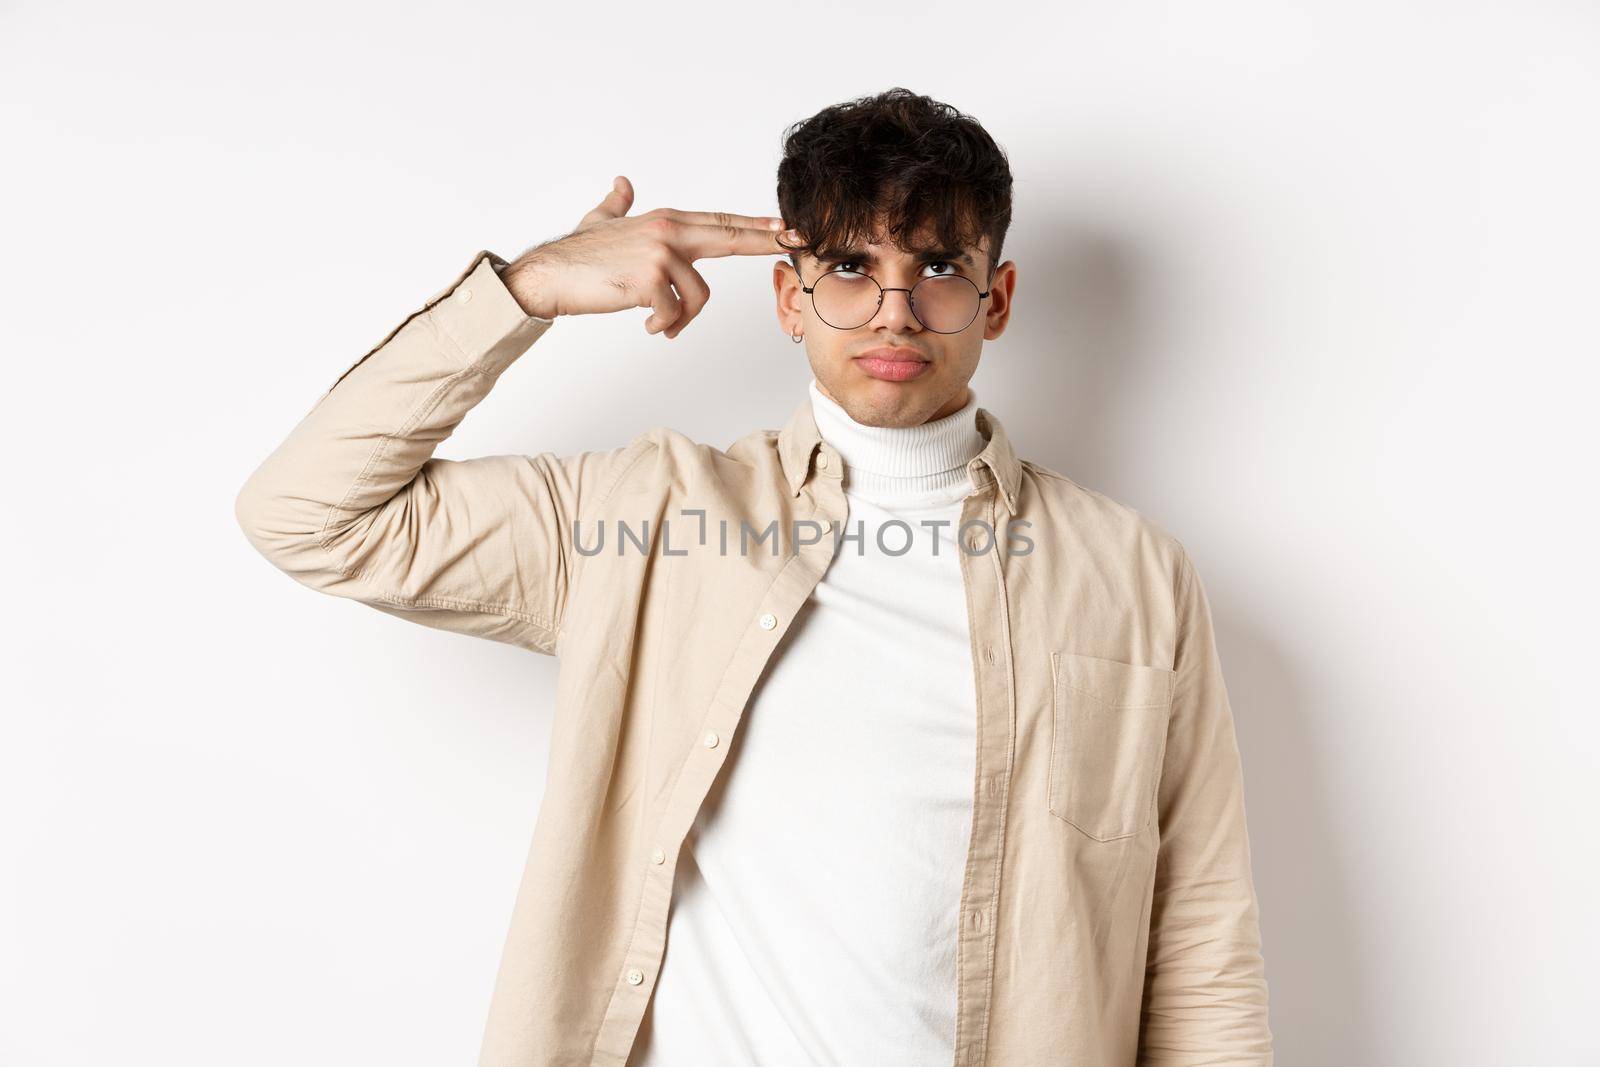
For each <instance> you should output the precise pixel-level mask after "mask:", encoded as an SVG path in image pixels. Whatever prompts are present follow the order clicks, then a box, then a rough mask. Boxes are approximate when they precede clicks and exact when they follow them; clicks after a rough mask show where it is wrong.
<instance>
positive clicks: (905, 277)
mask: <svg viewBox="0 0 1600 1067" xmlns="http://www.w3.org/2000/svg"><path fill="white" fill-rule="evenodd" d="M987 249H988V239H987V238H985V239H984V240H983V242H982V243H981V244H979V245H974V246H969V247H966V248H961V249H944V250H941V251H926V252H906V251H905V250H903V249H901V248H898V247H893V246H890V245H884V244H863V245H861V246H859V248H856V249H851V250H849V253H848V254H844V255H841V256H840V257H839V259H836V260H833V261H818V260H816V259H813V258H812V257H810V256H806V255H802V256H801V257H800V273H799V275H798V276H797V275H796V274H795V270H794V267H793V266H792V265H791V264H789V263H788V262H787V261H782V260H780V261H779V262H778V263H777V264H776V265H774V267H773V288H774V289H775V290H776V292H777V296H778V321H779V322H780V323H781V324H782V325H783V328H784V331H785V332H786V333H789V334H791V335H792V334H793V333H795V332H796V331H801V332H803V333H804V335H805V342H806V356H807V358H808V359H809V360H810V362H811V371H812V373H813V374H814V375H815V376H816V379H817V384H818V385H819V386H820V387H821V389H822V393H823V395H825V396H827V397H829V398H831V399H832V400H833V401H834V402H835V403H837V404H838V405H839V406H840V407H842V408H844V410H845V411H846V412H847V413H848V414H849V415H850V417H851V418H852V419H855V420H856V421H857V422H859V423H863V424H865V425H868V426H918V425H921V424H922V423H924V422H928V421H929V420H931V419H939V418H943V417H945V416H946V415H949V414H952V413H954V412H956V411H959V410H960V409H961V408H962V407H963V406H965V404H966V402H967V382H968V381H970V380H971V378H972V376H973V374H974V373H975V372H976V371H977V369H978V358H979V356H980V355H981V354H982V349H983V342H984V341H986V340H993V339H994V338H996V337H999V336H1000V335H1001V333H1003V332H1004V331H1005V326H1006V321H1007V319H1008V318H1009V317H1010V314H1011V294H1012V292H1013V291H1014V289H1015V286H1016V265H1015V264H1014V263H1012V262H1011V261H1009V260H1008V261H1006V262H1005V263H1002V264H1001V265H1000V267H999V269H998V270H996V271H995V273H994V278H993V280H992V281H990V279H989V255H988V250H987ZM952 253H953V255H952ZM825 271H849V272H855V273H858V274H867V275H870V276H871V277H872V278H874V279H875V280H876V281H877V282H878V284H879V285H881V286H882V287H883V288H884V289H885V290H890V289H897V290H898V289H910V288H911V287H912V286H914V285H916V284H917V282H919V281H921V280H922V279H924V278H935V277H939V276H941V275H946V274H960V275H962V276H964V277H966V278H968V279H970V280H971V281H972V283H973V284H974V285H975V286H977V292H980V293H981V292H988V293H989V295H988V296H987V297H985V298H984V299H982V300H981V301H979V302H978V313H977V315H976V316H974V318H973V320H972V322H971V323H970V324H969V325H968V326H967V327H966V329H964V330H961V331H960V332H959V333H937V332H935V331H933V330H930V329H927V328H926V327H924V326H923V325H922V324H921V323H919V322H918V321H917V319H916V317H915V316H914V315H912V314H911V306H910V304H909V302H908V299H909V294H907V293H903V292H887V291H886V292H885V293H884V294H883V304H882V306H880V307H879V308H878V310H877V313H876V314H875V315H873V317H872V318H871V320H869V321H868V322H867V323H866V324H864V325H862V326H859V327H857V328H856V329H853V330H840V329H835V328H834V327H832V326H829V325H828V324H827V323H825V322H823V321H822V320H821V319H820V318H818V317H817V313H816V308H815V307H814V305H813V303H812V299H811V297H810V296H809V295H807V294H806V293H805V292H803V291H802V289H801V285H802V282H803V284H804V285H806V286H814V285H816V283H817V279H819V278H820V277H821V276H822V275H823V273H824V272H825ZM857 284H868V285H869V284H870V283H866V282H864V281H860V280H858V282H857ZM924 291H927V290H926V289H925V290H924ZM934 325H936V326H940V327H941V328H946V327H945V324H943V323H937V322H936V323H935V324H934ZM907 360H910V361H911V362H910V363H909V364H908V363H907V362H904V361H907Z"/></svg>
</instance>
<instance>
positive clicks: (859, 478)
mask: <svg viewBox="0 0 1600 1067" xmlns="http://www.w3.org/2000/svg"><path fill="white" fill-rule="evenodd" d="M807 388H808V389H809V391H810V393H811V411H812V414H813V416H814V417H815V418H816V421H817V430H818V431H819V432H820V433H821V435H822V438H823V440H825V441H827V442H828V443H829V444H830V445H832V446H833V447H834V448H835V449H837V450H838V452H839V455H840V457H841V458H842V459H843V460H844V467H845V469H844V488H845V490H846V491H847V492H851V493H857V494H862V495H867V496H871V497H875V498H886V497H903V496H907V495H912V496H923V495H927V494H933V495H938V494H940V493H941V492H943V493H945V494H946V495H949V494H956V495H963V494H961V492H960V491H961V490H962V489H963V488H966V489H969V490H970V488H971V476H970V475H969V474H968V473H967V464H968V463H969V462H970V461H971V460H972V458H973V457H974V456H976V455H977V454H978V453H980V452H982V451H983V446H984V444H985V441H984V437H983V434H982V433H980V432H979V430H978V425H977V414H978V397H977V393H976V392H975V391H973V390H972V389H971V387H970V386H969V387H968V391H967V403H966V406H965V407H963V408H962V409H961V410H960V411H956V412H953V413H951V414H949V415H946V416H945V417H944V418H942V419H934V420H932V421H931V422H925V423H922V424H921V425H920V426H867V425H864V424H863V423H859V422H857V421H856V420H855V419H853V418H851V417H850V414H849V412H847V411H845V409H844V408H842V407H840V406H839V405H838V404H837V403H836V402H834V401H833V400H830V399H829V398H828V397H826V396H824V395H823V393H822V390H821V389H820V388H819V387H818V385H817V382H816V379H814V378H813V379H812V381H811V384H810V385H809V386H808V387H807Z"/></svg>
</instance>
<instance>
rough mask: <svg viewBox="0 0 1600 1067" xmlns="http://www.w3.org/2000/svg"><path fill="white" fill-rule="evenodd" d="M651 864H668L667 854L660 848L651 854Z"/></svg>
mask: <svg viewBox="0 0 1600 1067" xmlns="http://www.w3.org/2000/svg"><path fill="white" fill-rule="evenodd" d="M650 862H651V863H665V862H667V854H666V853H665V852H663V851H661V850H660V849H659V848H658V849H656V850H655V851H654V852H652V853H650Z"/></svg>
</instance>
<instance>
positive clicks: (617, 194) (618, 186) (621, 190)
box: [579, 174, 633, 226]
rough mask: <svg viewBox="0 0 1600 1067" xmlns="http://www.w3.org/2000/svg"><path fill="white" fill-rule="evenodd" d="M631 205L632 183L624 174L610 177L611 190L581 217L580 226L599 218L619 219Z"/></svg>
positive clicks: (596, 220)
mask: <svg viewBox="0 0 1600 1067" xmlns="http://www.w3.org/2000/svg"><path fill="white" fill-rule="evenodd" d="M632 206H633V183H632V182H630V181H628V178H627V176H626V175H623V174H619V175H617V176H616V177H615V178H613V179H611V191H610V192H609V193H607V194H606V195H605V197H604V198H603V199H602V200H601V201H600V203H598V204H596V205H595V206H594V207H593V208H592V209H591V210H590V211H589V213H588V214H587V215H585V216H584V217H583V221H582V222H581V223H579V225H580V226H588V225H590V224H592V223H595V222H598V221H600V220H601V219H620V218H622V216H624V215H626V214H627V213H628V209H629V208H630V207H632Z"/></svg>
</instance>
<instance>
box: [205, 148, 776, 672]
mask: <svg viewBox="0 0 1600 1067" xmlns="http://www.w3.org/2000/svg"><path fill="white" fill-rule="evenodd" d="M632 200H633V190H632V186H631V185H630V184H628V181H627V179H626V178H623V177H619V178H618V179H617V180H616V181H615V182H614V183H613V187H612V190H611V192H609V193H608V194H607V195H606V196H605V198H604V199H602V200H601V201H600V203H599V204H597V205H596V206H595V207H594V208H593V209H591V210H590V211H589V212H588V214H586V215H585V216H584V217H583V219H582V221H581V222H580V224H579V227H578V229H576V230H574V231H573V232H572V233H570V234H568V235H566V236H564V237H562V238H560V239H559V240H556V241H553V242H546V243H545V244H543V245H539V246H536V247H535V248H532V249H530V250H528V251H527V252H525V253H523V254H522V255H521V256H519V257H518V258H517V260H516V261H515V262H513V263H509V264H508V263H507V262H506V261H505V260H503V259H501V258H500V257H498V256H496V255H494V254H493V253H491V252H487V251H484V252H479V253H478V254H477V256H475V257H474V259H473V261H472V263H471V264H470V265H469V266H468V267H467V268H466V269H465V270H464V271H463V272H462V273H461V274H460V275H459V276H458V277H457V278H456V279H455V280H454V281H453V282H451V283H450V284H449V285H447V286H446V287H445V288H444V289H442V290H440V291H439V292H438V293H436V294H435V295H434V296H433V297H432V298H431V299H429V300H428V301H427V302H426V303H425V304H424V305H423V306H422V307H420V308H418V309H417V310H416V311H415V312H413V313H412V314H411V315H410V316H409V317H407V318H406V319H405V321H403V322H402V323H401V324H400V325H399V326H398V327H396V328H395V329H394V330H393V331H391V332H390V334H389V336H387V337H386V338H384V339H383V340H382V341H381V342H379V343H378V344H377V345H376V346H375V347H373V348H372V349H371V350H370V351H369V352H368V353H367V354H366V355H364V356H362V357H361V358H360V359H358V360H356V361H355V363H353V364H352V365H351V366H350V367H349V369H347V370H346V371H345V372H344V373H343V374H342V375H340V376H339V378H338V379H337V380H336V381H335V382H334V383H333V385H332V386H330V387H329V389H328V390H327V391H326V392H325V393H324V394H323V395H322V396H321V397H320V398H319V399H318V400H317V402H316V403H315V404H314V405H313V406H312V408H311V410H310V411H309V412H308V413H307V414H306V416H305V417H304V418H303V419H302V420H301V421H300V423H299V425H297V426H296V427H295V428H294V429H293V431H291V432H290V434H289V436H288V437H287V439H285V440H284V441H283V443H282V444H280V445H279V446H278V447H277V449H276V450H275V451H273V453H272V454H271V455H269V456H268V457H267V458H266V460H265V461H263V462H262V464H261V465H260V466H259V467H258V468H257V469H256V470H255V472H254V473H252V474H251V475H250V477H249V479H248V480H247V481H246V482H245V484H244V487H243V488H242V489H241V490H240V491H239V493H238V496H237V498H236V500H235V503H234V511H235V514H236V516H237V518H238V521H239V525H240V526H241V528H242V529H243V530H244V532H245V535H246V536H247V537H248V538H249V540H250V543H251V544H252V545H254V546H255V547H256V549H257V550H258V551H260V552H261V554H262V555H263V556H265V557H266V558H267V559H268V560H270V561H271V562H272V563H273V564H274V565H275V566H276V567H278V568H279V569H280V570H282V571H284V572H285V573H287V574H289V575H290V576H292V577H293V578H295V580H297V581H299V582H301V583H302V584H304V585H307V586H310V587H311V588H314V589H317V590H320V591H322V592H325V593H329V594H331V595H334V596H341V597H348V598H350V599H353V600H357V601H360V602H361V603H364V604H368V605H370V606H372V607H374V608H377V609H378V610H380V611H384V612H387V613H389V614H392V615H397V616H400V617H402V618H407V619H410V620H412V621H415V622H419V623H422V624H424V625H427V626H434V627H437V628H439V629H446V630H454V631H456V632H459V633H465V634H470V635H473V636H477V637H487V638H490V639H491V640H496V641H504V642H507V643H510V644H515V645H519V646H521V647H524V648H528V649H531V650H533V651H537V652H544V653H549V654H554V652H555V651H556V641H557V637H558V635H559V634H560V631H561V625H562V620H563V617H564V615H565V611H566V606H567V600H568V597H569V595H570V593H571V590H570V589H569V576H570V574H571V572H572V564H573V562H574V557H575V551H574V546H573V529H574V523H575V522H576V523H578V524H579V527H580V531H581V527H582V521H581V520H582V519H583V518H584V516H585V515H586V514H587V512H588V510H589V509H590V508H591V507H592V506H593V505H594V504H596V503H598V502H599V501H600V500H602V499H603V498H604V496H605V494H606V493H607V492H608V491H609V489H610V487H611V486H612V485H614V484H615V482H616V480H617V479H618V478H620V477H621V476H622V475H623V474H624V473H626V471H627V469H628V468H629V467H630V466H631V465H632V464H634V463H636V462H638V461H639V460H640V459H641V458H643V457H645V456H646V455H647V453H649V452H650V451H652V450H653V448H654V441H655V437H654V436H653V435H651V434H649V433H644V434H640V435H638V436H637V437H635V438H634V439H633V440H632V441H630V442H629V443H628V444H626V445H622V446H619V447H617V448H614V449H611V450H609V451H600V452H584V453H580V454H578V455H573V456H566V457H558V456H556V455H554V454H552V453H549V452H542V453H540V454H538V455H534V456H524V455H498V456H483V457H479V458H475V459H468V460H446V459H435V458H433V451H434V449H435V448H437V447H438V445H439V443H440V442H441V441H443V440H445V439H446V438H447V437H449V436H450V434H451V433H452V432H454V430H455V428H456V426H457V425H458V424H459V423H460V422H461V420H462V418H463V417H464V416H465V415H466V413H467V412H468V411H470V410H471V409H472V408H473V406H474V405H476V404H477V403H478V402H479V401H481V400H482V399H483V398H484V397H485V396H487V395H488V393H489V390H490V389H491V388H492V387H493V385H494V383H495V381H496V380H497V379H498V378H499V376H500V374H501V373H502V372H504V371H505V369H506V368H507V367H509V366H510V365H511V364H512V362H514V361H515V360H516V359H517V357H518V356H520V355H521V354H522V353H523V352H525V351H526V350H527V349H528V347H529V346H530V345H532V344H533V343H534V342H535V341H536V340H538V339H539V338H540V337H541V336H543V334H544V332H545V331H546V330H548V329H549V328H550V325H551V323H552V322H553V320H554V319H555V318H556V317H557V316H561V315H583V314H595V313H602V312H612V311H621V310H624V309H627V308H633V307H648V308H650V309H651V311H652V314H651V316H650V318H649V319H648V320H647V321H646V323H645V330H646V332H649V333H662V334H664V335H665V336H667V337H675V336H676V335H677V334H678V333H679V332H680V331H681V330H682V329H683V328H684V327H685V326H686V325H687V324H688V323H689V322H690V321H691V320H693V319H694V317H695V316H696V315H698V314H699V312H700V311H701V309H702V308H703V307H704V306H705V304H706V302H707V300H708V299H709V297H710V289H709V288H708V287H707V286H706V284H705V280H704V279H703V278H701V276H700V274H699V272H697V271H696V270H695V269H694V267H693V265H692V263H693V260H695V259H697V258H701V257H706V256H729V255H770V254H773V253H782V252H785V251H787V249H786V248H784V247H783V246H782V245H781V244H779V243H778V241H777V231H779V230H781V229H782V228H783V226H782V221H781V220H779V219H775V218H770V217H749V216H743V215H732V214H727V213H725V212H696V211H678V210H674V209H670V208H657V209H655V210H653V211H650V212H647V213H645V214H644V215H640V216H632V217H630V216H628V214H627V211H628V208H629V206H630V205H631V203H632ZM674 290H676V291H674Z"/></svg>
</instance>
